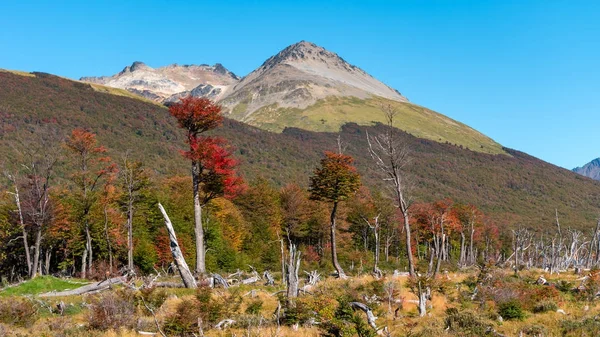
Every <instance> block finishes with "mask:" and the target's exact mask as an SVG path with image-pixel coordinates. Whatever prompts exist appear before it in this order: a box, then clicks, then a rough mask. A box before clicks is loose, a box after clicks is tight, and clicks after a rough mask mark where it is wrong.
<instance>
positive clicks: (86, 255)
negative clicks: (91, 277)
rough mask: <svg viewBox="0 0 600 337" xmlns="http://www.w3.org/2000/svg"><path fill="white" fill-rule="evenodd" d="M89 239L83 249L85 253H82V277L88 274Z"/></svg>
mask: <svg viewBox="0 0 600 337" xmlns="http://www.w3.org/2000/svg"><path fill="white" fill-rule="evenodd" d="M87 257H88V253H87V241H86V243H85V248H84V249H83V255H81V276H80V277H81V278H83V279H84V278H85V277H86V276H87V273H86V272H87Z"/></svg>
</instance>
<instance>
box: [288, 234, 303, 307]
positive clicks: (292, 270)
mask: <svg viewBox="0 0 600 337" xmlns="http://www.w3.org/2000/svg"><path fill="white" fill-rule="evenodd" d="M289 254H290V255H289V260H288V263H287V267H286V275H285V278H286V283H287V301H288V306H292V307H293V306H294V305H295V304H296V303H295V299H296V297H298V283H299V282H298V281H299V278H298V271H299V270H300V255H301V252H300V251H299V250H298V247H297V246H296V245H295V244H290V253H289Z"/></svg>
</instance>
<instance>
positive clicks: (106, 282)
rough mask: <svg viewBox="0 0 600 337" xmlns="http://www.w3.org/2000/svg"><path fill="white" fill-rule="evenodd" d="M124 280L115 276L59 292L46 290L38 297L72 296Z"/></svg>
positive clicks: (105, 287) (120, 282) (106, 287)
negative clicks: (46, 291)
mask: <svg viewBox="0 0 600 337" xmlns="http://www.w3.org/2000/svg"><path fill="white" fill-rule="evenodd" d="M124 282H125V279H124V277H115V278H111V279H108V280H104V281H100V282H96V283H92V284H88V285H85V286H83V287H79V288H77V289H73V290H65V291H60V292H54V291H51V292H48V293H43V294H40V295H39V296H40V297H61V296H73V295H83V294H87V293H91V292H97V291H102V290H105V289H108V288H110V287H111V286H113V285H117V284H122V283H124Z"/></svg>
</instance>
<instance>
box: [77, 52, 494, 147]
mask: <svg viewBox="0 0 600 337" xmlns="http://www.w3.org/2000/svg"><path fill="white" fill-rule="evenodd" d="M81 80H82V81H84V82H89V83H94V84H102V85H105V86H108V87H116V88H122V89H127V90H129V91H130V92H133V93H136V94H139V95H141V96H144V97H146V98H148V99H151V100H154V101H157V102H164V103H169V102H172V101H175V100H177V99H179V98H180V97H183V96H185V95H188V94H192V95H194V96H203V97H209V98H211V99H214V100H217V101H218V102H219V103H220V104H221V105H223V106H224V108H225V112H226V115H227V116H228V117H229V118H232V119H235V120H238V121H242V122H244V123H246V124H250V125H253V126H256V127H259V128H261V129H264V130H268V131H274V132H282V131H283V130H284V129H285V128H286V127H296V128H301V129H305V130H311V131H338V130H340V128H341V127H342V125H344V124H345V123H348V122H354V123H357V124H359V125H373V123H374V122H375V123H377V122H384V113H383V111H382V110H383V107H386V108H391V109H393V110H395V111H397V112H398V115H399V117H398V118H397V119H398V122H399V123H398V124H397V127H399V128H400V129H402V130H404V131H406V132H408V133H410V134H412V135H415V136H417V137H420V138H425V139H431V140H434V141H438V142H441V143H451V144H457V145H462V146H464V147H467V148H469V149H472V150H474V151H479V152H484V153H492V154H497V153H504V154H505V152H504V150H502V146H501V145H500V144H498V143H496V142H495V141H493V140H492V139H490V138H489V137H487V136H485V135H483V134H481V133H479V132H478V131H476V130H474V129H472V128H470V127H469V126H467V125H465V124H462V123H460V122H458V121H455V120H452V119H450V118H448V117H446V116H444V115H442V114H439V113H437V112H435V111H432V110H430V109H427V108H425V107H422V106H419V105H416V104H412V103H410V102H408V100H407V99H406V97H404V96H403V95H402V94H400V93H399V92H398V91H397V90H395V89H392V88H390V87H389V86H387V85H385V84H383V83H381V82H380V81H378V80H377V79H375V78H374V77H372V76H371V75H369V74H367V73H366V72H365V71H364V70H362V69H360V68H358V67H356V66H354V65H351V64H349V63H348V62H346V61H345V60H344V59H342V58H341V57H340V56H338V55H337V54H335V53H333V52H330V51H328V50H326V49H324V48H322V47H320V46H317V45H315V44H313V43H310V42H306V41H301V42H299V43H296V44H293V45H291V46H289V47H287V48H285V49H283V50H282V51H281V52H279V53H278V54H276V55H274V56H272V57H270V58H269V59H267V60H266V61H265V62H264V63H263V64H262V65H261V66H260V67H259V68H258V69H256V70H254V71H253V72H251V73H250V74H248V75H247V76H245V77H244V78H242V79H241V80H240V79H239V78H238V77H237V76H235V75H234V74H233V73H231V72H230V71H228V70H226V69H225V68H224V67H222V66H221V65H219V64H217V65H215V66H213V67H209V66H176V65H172V66H167V67H163V68H157V69H153V68H150V67H148V66H147V65H145V64H143V63H140V62H134V63H133V64H132V65H131V66H128V67H125V69H123V71H121V72H120V73H119V74H116V75H114V76H111V77H84V78H82V79H81ZM96 89H98V90H103V89H102V88H96Z"/></svg>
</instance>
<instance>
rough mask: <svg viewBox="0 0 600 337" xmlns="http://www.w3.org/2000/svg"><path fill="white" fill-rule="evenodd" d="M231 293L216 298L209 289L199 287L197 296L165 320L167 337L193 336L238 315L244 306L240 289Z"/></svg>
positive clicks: (178, 307) (179, 306) (181, 304)
mask: <svg viewBox="0 0 600 337" xmlns="http://www.w3.org/2000/svg"><path fill="white" fill-rule="evenodd" d="M229 291H230V293H228V294H226V295H223V296H220V297H215V296H213V291H212V289H211V288H209V287H199V288H198V289H197V291H196V296H195V297H194V298H192V299H184V300H183V301H182V302H180V303H179V305H178V306H177V309H176V311H175V313H173V314H171V315H169V316H168V317H167V318H166V319H165V325H164V332H165V333H166V334H167V335H186V336H187V335H191V334H192V333H194V332H197V331H198V322H199V321H200V322H202V329H204V330H207V329H210V328H211V327H212V326H213V325H214V324H215V323H218V321H220V320H222V319H223V318H231V317H233V316H235V314H237V313H238V311H239V308H240V305H241V304H242V297H241V296H240V295H239V288H236V289H229Z"/></svg>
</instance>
